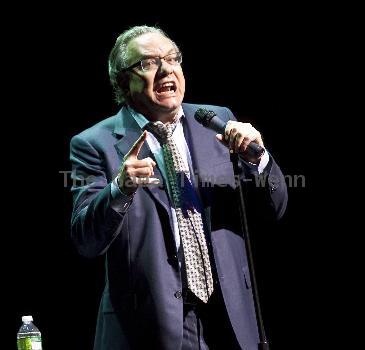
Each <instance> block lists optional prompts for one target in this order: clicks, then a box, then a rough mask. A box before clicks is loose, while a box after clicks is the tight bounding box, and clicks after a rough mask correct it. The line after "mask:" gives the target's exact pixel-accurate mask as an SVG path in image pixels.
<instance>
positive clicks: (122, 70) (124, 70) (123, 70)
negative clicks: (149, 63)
mask: <svg viewBox="0 0 365 350" xmlns="http://www.w3.org/2000/svg"><path fill="white" fill-rule="evenodd" d="M174 54H177V56H176V58H178V57H180V58H179V60H180V62H178V63H177V64H176V65H174V64H172V66H179V65H180V64H181V63H182V53H181V52H180V51H176V52H171V53H168V54H167V55H165V56H163V57H159V56H155V57H145V58H143V59H141V60H139V61H137V62H136V63H133V64H132V65H130V66H129V67H126V68H123V69H121V72H123V73H124V72H127V71H129V70H131V69H133V68H135V67H138V66H139V67H140V69H141V71H142V72H149V70H144V69H143V66H142V62H143V61H144V60H148V59H151V58H154V59H156V60H157V59H158V60H159V65H158V67H161V64H162V61H161V60H164V59H165V57H167V56H170V55H174ZM169 64H170V63H169Z"/></svg>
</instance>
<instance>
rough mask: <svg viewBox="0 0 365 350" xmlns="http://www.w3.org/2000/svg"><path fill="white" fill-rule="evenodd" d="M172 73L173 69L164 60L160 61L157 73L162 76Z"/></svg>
mask: <svg viewBox="0 0 365 350" xmlns="http://www.w3.org/2000/svg"><path fill="white" fill-rule="evenodd" d="M173 71H174V67H173V66H172V65H171V64H168V63H167V62H166V61H165V60H164V59H161V66H160V69H159V72H160V73H161V74H163V75H169V74H171V73H172V72H173Z"/></svg>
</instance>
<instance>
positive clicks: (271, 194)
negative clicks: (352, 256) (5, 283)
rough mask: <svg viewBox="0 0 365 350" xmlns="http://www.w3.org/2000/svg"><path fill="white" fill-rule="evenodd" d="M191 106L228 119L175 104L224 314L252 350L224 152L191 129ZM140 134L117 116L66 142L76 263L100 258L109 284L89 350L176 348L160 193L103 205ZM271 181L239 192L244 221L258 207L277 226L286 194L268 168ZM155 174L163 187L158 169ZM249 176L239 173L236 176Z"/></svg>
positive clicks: (176, 272)
mask: <svg viewBox="0 0 365 350" xmlns="http://www.w3.org/2000/svg"><path fill="white" fill-rule="evenodd" d="M199 107H204V108H207V109H209V110H213V111H215V112H216V114H217V115H218V116H219V117H220V118H221V119H224V120H229V119H234V117H233V115H232V113H231V112H230V110H229V109H227V108H223V107H216V106H200V105H192V104H183V110H184V115H185V118H184V120H183V127H184V134H185V137H186V140H187V143H188V146H189V149H190V153H191V157H192V163H193V169H194V173H195V175H198V176H199V177H198V181H197V185H198V186H199V194H200V196H201V200H202V203H203V205H204V209H205V216H206V221H207V226H208V229H209V236H210V239H211V245H212V251H213V256H214V260H215V265H216V269H217V275H218V279H219V283H220V285H221V289H222V294H223V297H224V301H225V305H226V308H227V311H228V315H229V318H230V320H231V323H232V326H233V329H234V332H235V334H236V337H237V339H238V342H239V343H240V345H241V347H242V349H246V350H256V349H257V343H258V332H257V326H256V320H255V312H254V306H253V299H252V292H251V288H250V277H249V273H248V267H247V258H246V252H245V247H244V242H243V238H242V233H241V229H240V225H239V214H238V211H237V203H236V201H235V197H234V191H233V190H234V187H235V182H234V176H233V170H232V165H231V162H230V158H229V152H228V150H227V148H226V147H224V146H223V145H222V144H220V143H219V142H217V140H216V139H215V133H214V132H213V131H211V130H209V129H206V128H204V127H203V126H201V125H200V124H198V123H197V122H196V121H195V119H194V117H193V116H194V113H195V111H196V110H197V108H199ZM140 134H141V130H140V128H139V127H138V125H137V123H136V122H135V121H134V119H133V118H132V117H131V116H130V114H129V113H128V112H127V110H126V108H125V107H123V108H122V109H121V110H120V112H119V113H118V114H116V115H115V116H112V117H110V118H108V119H105V120H103V121H101V122H100V123H98V124H96V125H95V126H93V127H91V128H90V129H87V130H86V131H84V132H82V133H80V134H79V135H77V136H75V137H74V138H73V139H72V141H71V161H72V165H73V179H74V181H75V185H74V187H73V189H72V192H73V196H74V211H73V215H72V237H73V240H74V242H75V244H76V246H77V248H78V250H79V252H80V253H81V254H82V255H85V256H87V257H94V256H97V255H99V254H103V253H105V252H106V266H107V281H106V287H105V291H104V293H103V296H102V301H101V305H100V311H99V316H98V324H97V332H96V339H95V349H97V350H101V349H105V350H114V349H115V350H121V349H129V348H137V349H143V348H150V349H160V350H163V349H169V350H170V349H180V347H181V342H182V335H183V304H182V299H181V297H180V296H181V293H180V291H181V289H182V282H181V272H180V268H179V264H178V261H177V253H176V247H175V242H174V237H173V231H172V227H173V226H172V218H171V211H170V204H169V199H168V196H167V192H166V189H165V187H151V188H149V187H146V188H139V189H138V190H137V192H136V194H135V196H134V198H133V201H132V204H131V206H130V207H129V209H128V210H127V211H126V212H124V211H123V210H121V209H119V207H118V201H117V200H115V199H113V198H112V196H111V190H110V186H111V184H110V183H111V181H112V180H113V178H114V177H115V176H116V174H117V173H118V169H119V168H120V165H121V163H122V160H123V156H124V155H125V154H126V153H127V152H128V150H129V149H130V148H131V146H132V144H133V143H134V142H135V141H136V139H137V138H138V137H139V135H140ZM147 156H150V157H151V158H153V155H152V153H151V151H150V149H149V147H148V144H147V143H146V142H145V144H144V146H143V148H142V150H141V152H140V156H139V158H140V159H142V158H144V157H147ZM269 173H270V176H269V177H268V179H267V181H266V182H265V186H264V187H256V186H253V187H252V185H251V189H249V190H248V191H247V193H248V196H249V197H250V198H248V199H247V201H248V207H250V203H253V204H252V206H251V207H250V208H251V211H252V212H255V209H254V208H255V207H254V205H259V206H260V214H262V215H264V216H266V217H268V216H272V217H280V216H281V215H282V214H283V212H284V210H285V207H286V200H287V192H286V185H285V181H284V177H283V175H282V173H281V171H280V169H279V168H278V166H277V165H276V163H275V162H274V161H273V160H272V159H271V160H270V164H269V165H268V166H267V174H269ZM155 175H156V176H157V177H160V178H161V173H160V172H159V170H158V169H156V171H155ZM253 175H254V173H252V172H251V171H250V169H249V168H248V167H246V166H242V177H246V178H248V177H252V176H253ZM271 175H272V176H271ZM85 179H86V180H85ZM271 179H274V180H271ZM246 183H247V181H246ZM251 183H253V181H251ZM254 187H255V188H254ZM251 198H252V199H251ZM263 208H266V209H265V210H263ZM146 344H147V345H146Z"/></svg>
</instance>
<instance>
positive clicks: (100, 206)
mask: <svg viewBox="0 0 365 350" xmlns="http://www.w3.org/2000/svg"><path fill="white" fill-rule="evenodd" d="M70 160H71V164H72V174H71V177H72V188H71V192H72V195H73V212H72V218H71V236H72V239H73V241H74V243H75V245H76V247H77V249H78V251H79V253H80V254H82V255H84V256H87V257H95V256H97V255H100V254H103V253H104V252H105V251H106V250H107V248H108V247H109V246H110V244H111V243H112V242H113V240H114V239H115V238H116V236H117V235H118V233H119V232H120V230H121V227H122V223H123V218H124V216H125V213H126V211H127V209H128V207H129V205H130V203H131V200H132V198H131V197H130V196H128V197H127V196H125V198H123V196H122V194H120V197H118V196H115V195H112V193H113V191H112V188H111V187H112V185H111V183H108V182H107V177H106V173H105V172H106V169H105V167H104V163H105V161H104V159H103V157H102V154H101V152H100V151H98V150H96V149H95V147H93V146H92V145H91V143H90V142H88V141H87V140H86V139H84V138H82V137H81V136H80V135H78V136H75V137H73V138H72V140H71V144H70Z"/></svg>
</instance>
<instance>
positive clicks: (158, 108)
mask: <svg viewBox="0 0 365 350" xmlns="http://www.w3.org/2000/svg"><path fill="white" fill-rule="evenodd" d="M173 52H176V48H175V47H174V45H173V44H172V42H171V41H170V40H169V39H167V38H166V37H164V36H163V35H161V34H159V33H147V34H143V35H141V36H139V37H138V38H135V39H133V40H132V41H131V42H130V43H129V44H128V56H129V60H128V64H129V65H132V64H134V63H136V62H138V61H140V60H142V59H144V58H148V57H160V58H162V57H164V56H166V55H167V54H170V53H173ZM161 62H162V64H161V66H160V67H159V68H158V69H157V70H156V69H154V70H150V71H146V72H144V71H142V70H140V69H139V68H138V67H136V68H133V69H132V70H131V71H130V72H129V76H130V80H129V94H128V101H129V103H130V104H131V106H132V107H133V108H134V109H136V110H137V111H138V112H141V113H144V114H146V115H147V116H149V117H152V118H153V117H157V118H158V116H159V115H160V114H161V113H162V114H169V113H171V114H173V113H176V112H177V111H178V109H179V107H180V105H181V103H182V100H183V98H184V93H185V78H184V74H183V72H182V68H181V66H180V65H170V64H169V63H167V62H165V61H164V60H161Z"/></svg>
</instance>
